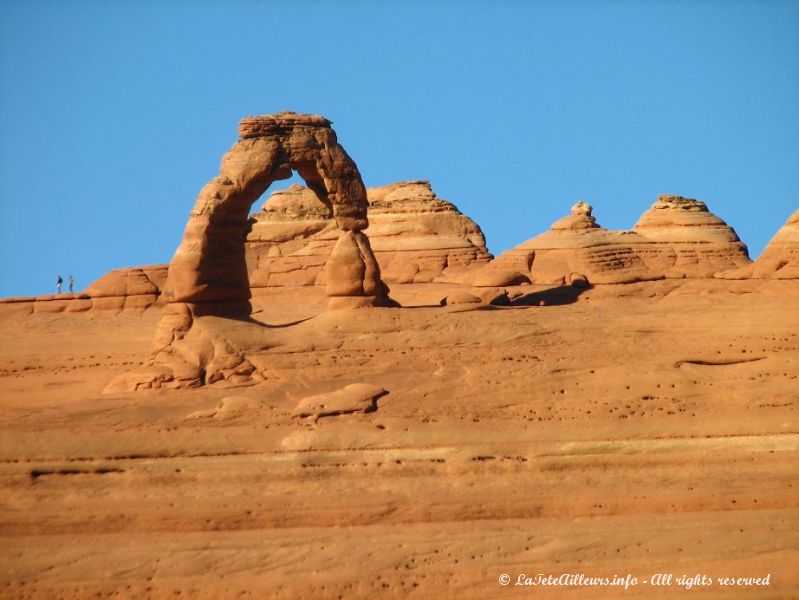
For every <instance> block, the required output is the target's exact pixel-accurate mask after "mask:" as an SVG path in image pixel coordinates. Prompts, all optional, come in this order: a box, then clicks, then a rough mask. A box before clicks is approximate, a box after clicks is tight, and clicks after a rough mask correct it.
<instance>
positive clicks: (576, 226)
mask: <svg viewBox="0 0 799 600" xmlns="http://www.w3.org/2000/svg"><path fill="white" fill-rule="evenodd" d="M592 212H593V208H592V207H591V206H590V205H589V204H586V203H585V202H579V203H577V204H576V205H574V206H573V207H572V210H571V214H570V215H568V216H566V217H564V218H563V219H560V220H559V221H556V222H555V223H553V225H552V228H551V229H550V230H549V231H547V232H545V233H542V234H541V235H538V236H536V237H534V238H532V239H529V240H527V241H526V242H524V243H522V244H519V245H518V246H516V247H515V248H512V249H511V250H508V251H507V252H505V253H503V254H501V255H500V256H499V257H498V258H497V261H496V263H497V265H498V266H503V267H506V268H511V267H515V268H517V269H523V267H524V266H525V265H527V264H530V265H531V266H530V267H529V273H530V280H531V281H532V282H533V283H541V284H563V283H566V282H567V281H568V279H569V276H570V275H571V274H572V273H576V274H582V275H584V276H585V278H587V280H588V281H589V282H590V283H592V284H602V283H632V282H635V281H646V280H651V279H660V278H662V277H663V275H661V274H659V273H657V272H655V271H651V270H650V269H649V268H647V266H646V264H645V263H644V261H643V260H642V259H641V257H640V256H639V255H638V254H637V253H636V252H635V250H634V247H635V246H636V245H638V244H642V243H645V240H644V238H643V237H642V236H640V235H639V234H638V233H635V232H630V231H611V230H608V229H605V228H603V227H600V226H599V225H598V224H597V222H596V218H595V217H594V216H593V215H592ZM522 272H524V271H522Z"/></svg>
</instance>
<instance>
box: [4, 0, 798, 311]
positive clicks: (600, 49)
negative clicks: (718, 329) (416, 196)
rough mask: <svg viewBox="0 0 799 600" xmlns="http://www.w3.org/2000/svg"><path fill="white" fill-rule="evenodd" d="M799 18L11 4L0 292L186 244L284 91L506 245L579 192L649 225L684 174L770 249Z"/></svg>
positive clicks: (649, 7) (88, 275) (787, 136)
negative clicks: (225, 171)
mask: <svg viewBox="0 0 799 600" xmlns="http://www.w3.org/2000/svg"><path fill="white" fill-rule="evenodd" d="M798 23H799V2H795V1H794V2H776V1H768V0H759V1H752V2H743V1H735V0H728V1H719V2H703V1H677V0H675V1H670V2H667V1H660V2H658V1H654V0H639V1H635V2H625V1H622V0H615V1H610V0H609V1H607V2H602V1H601V0H592V1H585V2H578V1H558V2H556V1H550V2H546V1H539V2H373V3H372V2H350V3H348V2H302V1H293V2H236V1H228V2H222V1H221V0H219V1H216V2H199V1H198V2H174V1H173V2H170V1H166V2H156V1H154V0H152V1H144V0H142V1H139V2H132V1H129V2H125V1H118V2H99V1H96V2H82V1H79V0H76V1H72V2H42V1H31V0H26V1H20V2H15V1H13V0H5V1H4V2H2V3H0V177H2V183H3V189H2V193H0V275H2V277H0V296H11V295H22V294H37V293H50V292H52V291H54V283H55V278H56V275H57V274H59V273H60V274H61V275H62V276H64V277H65V278H66V276H67V275H69V274H72V275H74V276H75V277H76V279H77V280H78V287H79V288H82V287H84V286H85V285H87V284H88V283H89V282H91V281H92V280H93V279H95V278H97V277H99V276H100V275H101V274H103V273H104V272H106V271H107V270H109V269H112V268H116V267H122V266H132V265H139V264H152V263H159V262H168V261H169V259H170V257H171V255H172V253H173V252H174V250H175V248H176V247H177V245H178V243H179V241H180V238H181V236H182V231H183V227H184V225H185V221H186V218H187V216H188V214H189V211H190V210H191V207H192V205H193V203H194V200H195V198H196V195H197V193H198V192H199V191H200V189H201V188H202V186H203V185H204V184H205V183H206V182H207V181H208V180H209V179H211V178H212V177H214V176H215V175H216V174H217V171H218V165H219V161H220V158H221V156H222V154H224V152H226V151H227V149H228V148H229V147H230V146H231V145H232V144H233V143H234V142H235V140H236V126H237V123H238V121H239V119H240V118H241V117H242V116H245V115H251V114H264V113H270V112H277V111H279V110H284V109H289V110H295V111H298V112H316V113H321V114H323V115H325V116H327V117H328V118H330V119H332V120H333V121H334V123H335V128H336V131H337V132H338V135H339V140H340V141H341V143H342V144H343V145H344V147H345V148H346V149H347V151H348V153H349V154H350V155H351V156H352V157H353V158H354V159H355V161H356V163H357V164H358V166H359V168H360V170H361V173H362V175H363V178H364V181H365V183H366V184H367V185H368V186H369V185H383V184H386V183H389V182H392V181H399V180H405V179H429V180H430V181H431V182H432V184H433V187H434V189H435V191H436V192H437V193H438V194H439V196H441V197H443V198H446V199H448V200H451V201H452V202H454V203H455V204H457V206H458V207H459V208H460V209H461V210H462V211H463V212H465V213H466V214H468V215H469V216H471V217H472V218H474V219H475V220H476V221H477V222H478V223H479V224H480V225H481V226H482V228H483V230H484V231H485V233H486V237H487V239H488V244H489V248H490V249H491V250H492V251H493V252H495V253H499V252H501V251H503V250H505V249H507V248H509V247H512V246H514V245H516V244H518V243H520V242H522V241H524V240H526V239H528V238H530V237H532V236H534V235H537V234H538V233H540V232H542V231H544V230H546V229H547V228H548V227H549V225H550V224H551V223H552V222H553V221H555V220H556V219H558V218H559V217H561V216H563V215H564V214H566V213H567V212H568V209H569V207H570V206H571V205H572V204H573V203H574V202H575V201H576V200H577V199H584V200H586V201H587V202H589V203H591V204H593V205H594V207H595V214H596V216H597V217H598V220H599V222H600V223H601V224H602V225H604V226H605V227H610V228H629V227H631V226H632V225H633V224H634V223H635V221H636V220H637V218H638V217H639V215H640V214H641V213H642V212H643V211H644V210H646V209H647V208H648V207H649V206H650V205H651V204H652V202H654V200H655V199H656V197H657V195H658V194H661V193H671V194H680V195H684V196H689V197H694V198H699V199H701V200H704V201H706V202H707V203H708V204H709V206H710V208H711V210H713V211H714V212H716V213H717V214H718V215H719V216H721V217H722V218H724V219H725V220H726V221H727V222H728V223H730V224H731V225H732V226H734V227H735V229H736V230H737V231H738V233H739V235H740V236H741V237H742V238H743V240H744V241H745V242H747V244H749V247H750V250H751V252H752V254H753V255H757V254H758V253H759V252H760V251H761V250H762V248H763V246H764V245H765V244H766V243H767V242H768V240H769V239H770V238H771V236H772V235H773V234H774V233H775V232H776V231H777V229H778V228H779V227H780V226H781V225H782V224H783V223H784V221H785V220H786V219H787V217H788V216H789V215H790V214H791V213H792V212H793V211H794V210H796V208H797V207H799V36H798V35H797V34H796V27H797V24H798ZM276 186H278V187H280V183H278V184H276ZM267 194H268V192H267ZM258 206H260V202H259V203H258Z"/></svg>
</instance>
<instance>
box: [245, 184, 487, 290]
mask: <svg viewBox="0 0 799 600" xmlns="http://www.w3.org/2000/svg"><path fill="white" fill-rule="evenodd" d="M367 199H368V201H369V223H370V225H369V230H368V231H369V240H370V243H371V246H372V250H373V251H374V253H375V256H376V258H377V261H378V264H379V265H380V270H381V273H382V277H383V279H384V280H385V281H387V282H388V283H425V282H431V281H434V280H435V279H437V278H440V277H447V276H450V277H453V276H457V275H458V274H459V273H460V272H462V271H464V270H467V269H469V268H471V267H473V266H474V265H476V264H485V263H487V262H488V261H489V260H490V259H491V254H489V252H488V250H487V249H486V244H485V237H484V236H483V232H482V231H481V230H480V227H479V226H478V225H477V223H475V222H474V221H472V220H471V219H470V218H469V217H467V216H466V215H464V214H462V213H461V212H460V211H459V210H458V209H457V207H456V206H455V205H454V204H452V203H450V202H447V201H446V200H442V199H441V198H438V197H437V196H436V194H435V192H433V190H432V188H431V186H430V183H429V182H427V181H403V182H398V183H393V184H390V185H387V186H382V187H376V188H369V189H368V190H367ZM251 224H252V229H251V231H250V233H249V234H248V236H247V244H246V255H247V265H248V269H249V273H250V284H251V285H252V286H253V287H283V286H304V285H323V284H324V283H325V275H324V266H325V261H326V259H327V257H328V256H329V255H330V252H331V251H332V248H333V245H334V244H335V241H336V239H337V237H338V234H337V232H336V230H335V225H334V223H333V220H332V218H331V217H330V215H329V213H328V210H327V208H326V207H325V206H324V205H322V203H321V202H319V201H318V199H317V198H316V196H315V195H314V193H313V192H312V191H311V190H309V189H307V188H305V187H303V186H300V185H293V186H291V187H290V188H288V189H287V190H283V191H280V192H275V193H273V194H272V196H271V197H270V198H269V199H268V200H267V201H266V203H264V205H263V208H262V209H261V210H260V211H259V212H258V213H256V214H255V215H254V216H253V217H252V219H251Z"/></svg>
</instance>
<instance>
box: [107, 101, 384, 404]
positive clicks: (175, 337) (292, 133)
mask: <svg viewBox="0 0 799 600" xmlns="http://www.w3.org/2000/svg"><path fill="white" fill-rule="evenodd" d="M239 134H240V136H241V138H242V139H240V140H239V141H238V142H236V143H235V144H234V145H233V148H231V150H230V151H229V152H228V153H227V154H226V155H225V156H224V157H223V158H222V165H221V167H220V173H219V175H218V176H217V177H215V178H214V179H212V180H211V182H210V183H208V184H207V185H206V186H205V187H204V188H203V189H202V191H201V192H200V195H199V197H198V198H197V202H196V204H195V206H194V209H193V210H192V212H191V215H190V216H189V221H188V223H187V225H186V229H185V233H184V236H183V241H182V242H181V244H180V246H179V247H178V249H177V251H176V252H175V255H174V257H173V258H172V262H170V264H169V270H168V275H167V280H166V283H165V284H164V289H163V292H162V295H161V296H162V299H163V300H165V301H166V302H167V306H166V310H165V311H164V315H163V317H162V319H161V322H160V324H159V327H158V330H157V332H156V335H155V341H154V343H153V359H152V362H151V365H150V367H149V368H148V369H145V370H143V371H142V372H139V373H131V374H126V375H124V376H122V377H121V378H119V379H117V380H115V381H114V382H112V383H111V384H110V385H109V387H108V391H109V392H118V391H122V390H137V389H142V388H157V387H170V388H182V387H194V386H197V385H202V384H208V383H215V382H220V381H221V382H226V383H230V384H234V385H235V384H240V383H242V382H247V381H258V380H260V378H261V375H260V374H259V372H258V371H257V369H255V367H254V366H253V364H252V363H251V362H250V361H249V359H248V358H247V356H246V352H253V351H258V350H259V349H261V348H263V347H265V346H267V345H268V343H267V342H266V340H264V339H263V336H264V330H263V329H262V327H261V326H260V325H258V324H257V323H255V322H252V321H248V320H247V319H246V318H247V317H248V316H249V314H250V310H251V308H250V303H249V298H250V282H249V279H248V273H247V264H246V260H245V249H244V242H245V237H246V235H247V232H248V231H249V229H250V223H249V212H250V208H251V207H252V204H253V203H254V202H255V201H256V200H257V199H258V198H259V197H260V196H261V194H263V193H264V191H266V189H267V188H268V187H269V186H270V185H271V184H272V182H274V181H276V180H279V179H287V178H288V177H290V176H291V173H292V170H296V171H297V172H298V173H299V174H300V175H301V176H302V178H303V179H304V180H305V181H306V183H307V184H308V187H309V188H310V189H311V190H312V191H313V193H314V194H315V195H316V197H317V198H318V199H319V200H320V201H321V202H322V204H323V205H324V206H326V207H327V208H328V209H329V210H330V211H331V213H332V216H333V219H334V220H335V223H336V226H337V229H338V231H339V235H338V241H337V242H336V245H335V246H334V248H333V250H332V251H331V253H330V257H329V259H328V266H327V271H328V285H327V292H328V295H329V296H330V307H331V308H342V307H359V306H368V305H389V304H390V303H391V300H390V299H389V297H388V287H387V286H386V285H385V284H384V283H383V281H382V280H381V278H380V267H379V265H378V264H377V261H376V260H375V258H374V254H373V253H372V250H371V247H370V245H369V239H368V238H367V236H366V234H365V233H364V232H363V230H364V229H366V228H367V227H368V226H369V221H368V220H367V216H366V212H367V207H368V203H367V200H366V188H365V187H364V185H363V181H362V180H361V176H360V173H359V172H358V168H357V167H356V166H355V163H354V162H353V161H352V159H351V158H350V157H349V156H348V155H347V153H346V152H345V151H344V148H342V147H341V146H340V145H339V143H338V141H337V139H336V134H335V132H334V131H333V130H332V129H331V127H330V122H329V121H328V120H327V119H325V118H324V117H321V116H319V115H298V114H295V113H280V114H277V115H266V116H261V117H247V118H245V119H243V120H242V121H241V123H240V125H239ZM123 279H125V280H126V281H127V276H125V277H124V278H123ZM227 317H234V318H233V319H231V318H227Z"/></svg>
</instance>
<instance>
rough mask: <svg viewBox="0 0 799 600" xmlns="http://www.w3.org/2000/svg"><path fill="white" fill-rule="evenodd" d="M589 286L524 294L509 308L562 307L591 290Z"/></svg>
mask: <svg viewBox="0 0 799 600" xmlns="http://www.w3.org/2000/svg"><path fill="white" fill-rule="evenodd" d="M591 287H592V286H591V285H582V286H577V285H562V286H558V287H554V288H549V289H547V290H541V291H538V292H532V293H530V294H525V295H524V296H520V297H518V298H515V299H514V300H512V301H511V303H510V305H511V306H563V305H564V304H574V303H575V302H577V299H578V298H579V297H580V295H581V294H583V293H585V292H587V291H588V290H590V289H591Z"/></svg>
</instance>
